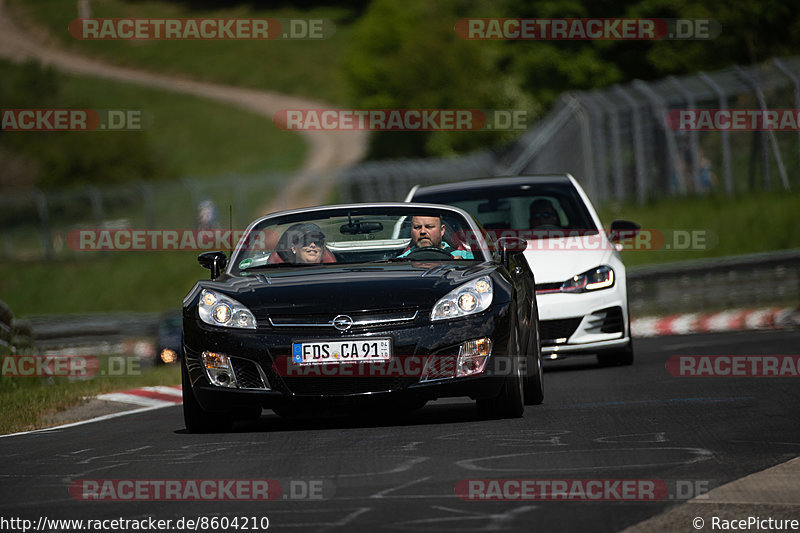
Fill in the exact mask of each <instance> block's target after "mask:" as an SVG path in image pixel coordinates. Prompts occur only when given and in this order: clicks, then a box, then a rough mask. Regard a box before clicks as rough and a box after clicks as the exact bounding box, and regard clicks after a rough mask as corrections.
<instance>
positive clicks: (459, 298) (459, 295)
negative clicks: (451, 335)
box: [431, 276, 494, 320]
mask: <svg viewBox="0 0 800 533" xmlns="http://www.w3.org/2000/svg"><path fill="white" fill-rule="evenodd" d="M493 294H494V289H493V287H492V280H491V279H490V278H489V277H488V276H483V277H480V278H478V279H474V280H472V281H470V282H468V283H465V284H463V285H461V286H460V287H457V288H455V289H453V290H452V291H450V292H448V293H447V294H446V295H444V297H443V298H442V299H440V300H439V301H438V302H436V305H434V306H433V311H431V320H447V319H449V318H458V317H462V316H467V315H474V314H476V313H480V312H481V311H485V310H486V309H488V308H489V306H490V305H491V303H492V295H493Z"/></svg>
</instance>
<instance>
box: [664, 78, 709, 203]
mask: <svg viewBox="0 0 800 533" xmlns="http://www.w3.org/2000/svg"><path fill="white" fill-rule="evenodd" d="M667 79H668V80H669V81H670V83H672V84H673V85H674V86H675V88H676V89H678V91H680V93H681V94H682V95H683V99H684V100H686V107H687V108H689V109H697V103H696V100H695V99H694V95H693V94H692V92H691V91H689V90H688V89H686V86H685V85H684V84H683V83H681V81H680V80H679V79H678V78H676V77H675V76H669V77H668V78H667ZM699 148H700V143H699V141H698V135H697V131H696V130H691V131H689V154H688V155H689V166H690V168H691V169H692V170H691V172H692V184H693V185H694V190H695V191H699V190H701V189H702V184H701V183H700V149H699Z"/></svg>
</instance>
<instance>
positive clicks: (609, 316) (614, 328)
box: [586, 307, 625, 333]
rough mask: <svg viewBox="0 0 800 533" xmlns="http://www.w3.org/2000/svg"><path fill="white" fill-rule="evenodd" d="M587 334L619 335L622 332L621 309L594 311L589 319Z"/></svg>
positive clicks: (612, 308) (610, 308)
mask: <svg viewBox="0 0 800 533" xmlns="http://www.w3.org/2000/svg"><path fill="white" fill-rule="evenodd" d="M586 329H587V332H588V333H621V332H623V331H624V329H625V328H624V323H623V321H622V308H621V307H609V308H607V309H601V310H600V311H595V312H594V313H592V314H591V316H590V317H589V324H588V327H587V328H586Z"/></svg>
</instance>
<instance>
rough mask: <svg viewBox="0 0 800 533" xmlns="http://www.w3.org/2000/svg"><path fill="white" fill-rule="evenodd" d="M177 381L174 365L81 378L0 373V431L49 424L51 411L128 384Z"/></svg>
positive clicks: (133, 385) (176, 370) (130, 385)
mask: <svg viewBox="0 0 800 533" xmlns="http://www.w3.org/2000/svg"><path fill="white" fill-rule="evenodd" d="M179 383H180V367H178V365H171V366H161V367H156V368H150V369H146V370H142V372H141V375H128V376H124V377H111V376H97V377H94V378H91V379H85V380H70V379H69V378H32V377H13V378H12V377H8V376H2V377H1V378H0V403H1V404H2V405H3V409H2V411H0V434H3V435H5V434H8V433H15V432H18V431H28V430H32V429H39V428H43V427H48V426H50V425H53V423H52V417H53V415H55V414H56V413H58V412H61V411H65V410H67V409H70V408H72V407H75V406H78V405H80V404H81V403H84V402H85V401H86V400H85V398H87V397H92V396H97V395H99V394H104V393H107V392H113V391H119V390H125V389H129V388H136V387H144V386H152V385H177V384H179Z"/></svg>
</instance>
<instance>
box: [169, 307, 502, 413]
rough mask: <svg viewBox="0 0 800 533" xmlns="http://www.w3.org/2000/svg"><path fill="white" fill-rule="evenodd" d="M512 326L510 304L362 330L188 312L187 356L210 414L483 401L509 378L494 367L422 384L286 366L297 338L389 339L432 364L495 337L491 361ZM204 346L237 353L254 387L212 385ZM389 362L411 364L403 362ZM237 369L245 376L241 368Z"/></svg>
mask: <svg viewBox="0 0 800 533" xmlns="http://www.w3.org/2000/svg"><path fill="white" fill-rule="evenodd" d="M510 327H511V324H510V319H509V309H508V304H498V305H495V306H493V307H492V308H490V309H489V310H487V311H486V312H484V313H481V314H479V315H476V316H473V317H467V318H462V319H458V320H451V321H442V322H433V323H432V322H430V321H428V320H427V317H421V318H419V319H417V320H415V321H414V322H413V323H409V324H406V325H403V326H401V327H398V326H394V327H392V328H361V329H359V330H355V331H348V332H346V333H340V332H338V331H336V330H334V329H332V328H330V329H325V330H319V329H314V328H273V327H263V326H259V328H258V329H256V330H232V329H227V328H224V329H223V328H218V327H213V326H209V325H207V324H205V323H203V322H201V321H199V320H198V319H196V318H188V317H184V354H185V364H186V366H187V370H188V374H189V381H190V383H191V387H192V390H193V392H194V395H195V397H196V398H197V400H198V403H200V405H201V406H202V407H203V409H205V410H206V411H210V412H223V411H233V410H237V409H241V408H247V407H252V406H260V407H263V408H268V409H269V408H276V407H286V406H294V405H298V404H302V403H304V402H307V403H313V402H326V403H329V404H334V405H337V404H349V403H354V402H361V401H381V400H384V399H385V400H395V399H397V400H400V401H403V400H434V399H437V398H442V397H459V396H468V397H470V398H473V399H477V398H488V397H494V396H496V395H497V394H498V393H499V391H500V387H501V386H502V379H501V378H499V377H497V376H496V375H494V374H493V373H492V372H484V373H482V374H478V375H474V376H467V377H457V378H444V379H437V380H431V381H423V382H421V381H420V379H419V376H416V377H415V376H413V375H410V374H406V373H404V372H400V374H392V373H390V374H388V375H387V374H382V373H380V372H378V373H374V374H370V375H363V374H359V373H358V372H356V373H355V374H353V375H334V376H331V375H330V374H325V373H322V374H321V375H320V374H314V373H313V372H312V373H308V374H296V373H295V374H293V373H291V372H289V373H287V372H286V364H287V361H289V360H290V355H291V345H292V343H293V342H298V341H303V342H310V341H314V340H320V339H331V338H342V339H347V338H364V337H390V338H391V339H392V347H393V354H394V355H395V359H397V360H398V361H400V360H404V359H403V358H404V357H406V356H411V357H410V358H408V359H413V360H416V361H425V360H427V357H428V356H431V355H437V356H442V357H453V356H456V355H457V354H458V347H459V346H460V345H461V343H462V342H464V341H466V340H471V339H476V338H481V337H489V338H491V339H492V342H493V347H492V355H491V356H490V357H489V361H490V362H491V360H492V358H493V357H496V356H497V355H505V354H507V353H508V339H509V338H510V337H511V335H510ZM203 351H213V352H217V353H224V354H226V355H228V356H230V357H231V358H236V360H237V361H238V362H237V364H239V367H240V368H243V369H245V368H246V369H247V372H246V373H247V379H246V381H245V383H247V384H248V386H251V387H253V388H250V389H241V388H226V387H220V386H217V385H214V384H212V383H211V382H210V381H209V379H208V376H207V374H206V370H205V369H204V367H203V364H202V360H201V357H202V356H201V354H202V352H203ZM408 359H405V360H408ZM393 362H394V361H393ZM254 365H257V366H254ZM333 366H336V365H333ZM328 367H329V366H326V368H328ZM390 367H391V368H395V369H396V368H401V369H406V368H409V366H408V365H407V364H405V365H404V364H402V363H401V364H398V365H390ZM491 367H492V364H487V368H491ZM304 368H306V369H307V368H309V367H304ZM236 373H237V374H238V373H239V370H238V369H237V370H236ZM243 373H244V372H243Z"/></svg>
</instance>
